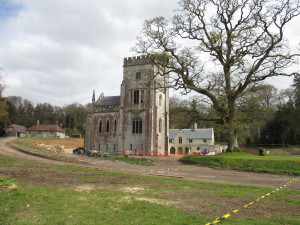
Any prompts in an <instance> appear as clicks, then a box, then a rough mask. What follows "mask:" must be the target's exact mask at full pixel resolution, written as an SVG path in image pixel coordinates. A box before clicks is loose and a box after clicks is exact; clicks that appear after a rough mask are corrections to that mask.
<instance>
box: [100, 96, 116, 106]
mask: <svg viewBox="0 0 300 225" xmlns="http://www.w3.org/2000/svg"><path fill="white" fill-rule="evenodd" d="M95 105H96V106H113V105H120V96H107V97H102V98H99V99H98V100H97V101H96V103H95Z"/></svg>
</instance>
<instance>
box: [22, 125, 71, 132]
mask: <svg viewBox="0 0 300 225" xmlns="http://www.w3.org/2000/svg"><path fill="white" fill-rule="evenodd" d="M27 131H50V132H51V131H58V132H62V133H65V132H66V131H65V130H63V129H61V128H60V127H59V126H57V125H33V126H32V127H30V128H28V129H27Z"/></svg>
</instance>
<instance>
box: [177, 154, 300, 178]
mask: <svg viewBox="0 0 300 225" xmlns="http://www.w3.org/2000/svg"><path fill="white" fill-rule="evenodd" d="M180 160H181V161H182V162H187V163H198V164H200V165H204V166H213V167H221V168H228V169H237V170H245V171H255V172H269V173H278V174H290V175H298V176H299V175H300V155H286V156H281V155H267V156H257V155H252V154H248V153H243V152H240V153H222V154H218V155H213V156H184V157H183V158H181V159H180Z"/></svg>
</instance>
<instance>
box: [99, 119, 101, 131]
mask: <svg viewBox="0 0 300 225" xmlns="http://www.w3.org/2000/svg"><path fill="white" fill-rule="evenodd" d="M99 133H102V120H100V121H99Z"/></svg>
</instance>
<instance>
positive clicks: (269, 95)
mask: <svg viewBox="0 0 300 225" xmlns="http://www.w3.org/2000/svg"><path fill="white" fill-rule="evenodd" d="M169 107H170V121H169V125H170V129H175V128H176V129H185V128H192V127H193V126H194V123H197V127H198V128H214V131H215V138H216V141H218V142H226V141H227V138H228V136H227V133H226V128H225V127H224V125H223V124H219V123H216V122H211V121H203V120H199V118H201V117H203V116H205V117H214V116H215V115H214V113H215V112H214V110H213V109H212V108H211V107H209V105H207V104H205V102H204V101H199V98H198V97H189V98H184V96H177V95H174V96H172V97H170V105H169ZM89 108H90V104H87V105H81V104H78V103H73V104H69V105H65V106H63V107H60V106H53V105H51V104H50V103H38V104H37V105H35V106H34V105H33V104H32V102H31V101H30V100H27V99H23V98H22V97H21V96H8V97H2V98H1V101H0V119H1V121H0V122H1V126H2V127H3V128H5V127H6V126H8V125H11V124H18V125H22V126H25V127H26V128H29V127H30V126H32V125H34V124H35V123H36V121H37V120H39V121H40V123H41V124H55V122H56V121H58V123H59V125H60V127H61V128H63V129H65V130H66V131H67V132H68V133H69V134H71V133H74V132H80V133H82V134H84V133H85V120H86V117H87V114H88V111H89ZM237 109H238V110H237V111H238V113H237V115H238V117H239V121H240V122H239V125H238V129H239V134H240V135H239V142H240V143H245V144H248V145H252V144H291V145H295V144H300V78H299V77H295V79H294V83H293V85H292V86H291V87H290V88H288V89H285V90H282V91H278V90H277V89H276V88H275V87H274V86H272V85H268V84H263V85H259V86H254V87H251V88H250V89H249V90H247V91H246V92H245V93H244V95H243V96H242V97H241V98H240V99H239V101H238V104H237Z"/></svg>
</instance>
